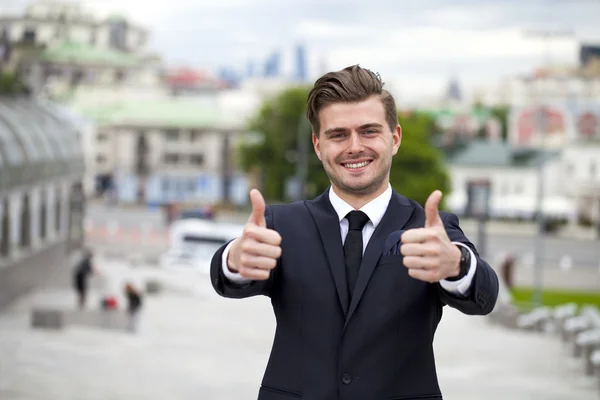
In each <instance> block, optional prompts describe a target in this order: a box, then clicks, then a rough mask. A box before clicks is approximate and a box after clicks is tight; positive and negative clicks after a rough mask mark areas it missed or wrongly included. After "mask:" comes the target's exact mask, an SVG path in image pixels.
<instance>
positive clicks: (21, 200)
mask: <svg viewBox="0 0 600 400" xmlns="http://www.w3.org/2000/svg"><path fill="white" fill-rule="evenodd" d="M0 165H1V168H0V221H2V222H1V229H0V308H2V307H3V306H5V305H7V304H8V303H9V302H11V301H12V300H14V299H15V298H16V297H17V296H19V295H21V294H23V293H25V292H27V291H28V290H29V289H31V288H33V287H34V286H36V285H38V284H40V283H42V282H44V281H45V280H46V279H48V277H49V276H50V275H51V274H52V273H53V272H54V271H55V270H56V268H67V267H69V261H68V256H69V255H70V253H71V252H72V251H73V250H75V249H77V248H79V247H80V246H81V245H82V244H83V239H84V237H83V212H84V202H83V195H82V190H81V188H82V185H81V182H82V175H83V157H82V151H81V141H80V132H79V131H78V128H77V125H75V124H74V123H73V122H72V121H71V120H70V119H69V118H68V117H67V116H66V114H64V113H63V112H62V109H61V108H60V107H58V106H57V105H56V104H53V103H49V102H44V101H38V100H33V99H29V98H7V97H0Z"/></svg>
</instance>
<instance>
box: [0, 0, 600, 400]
mask: <svg viewBox="0 0 600 400" xmlns="http://www.w3.org/2000/svg"><path fill="white" fill-rule="evenodd" d="M599 16H600V1H597V0H573V1H563V0H544V1H542V0H528V1H521V2H517V1H488V2H475V1H473V0H449V1H441V0H427V1H420V2H418V3H415V2H407V1H390V0H375V1H371V2H363V3H360V2H357V3H351V2H347V1H341V0H329V1H319V2H317V1H314V0H304V1H296V0H288V1H286V2H276V1H273V0H253V1H250V0H221V1H219V2H208V1H203V0H198V1H191V0H171V1H168V2H167V1H163V0H157V1H156V2H155V3H148V2H143V1H140V0H121V1H116V0H81V1H54V0H37V1H35V0H32V1H29V0H0V221H1V228H0V239H1V242H0V354H2V356H1V357H0V398H1V399H48V398H52V399H54V398H57V399H58V398H60V399H96V398H98V399H106V398H115V399H121V398H123V399H125V398H127V399H138V398H139V399H159V398H161V399H162V398H178V399H187V398H190V399H191V398H195V399H196V398H199V397H200V398H203V399H213V398H214V399H239V398H255V396H256V394H257V391H258V385H259V384H260V379H261V377H262V373H263V371H264V367H265V365H266V361H267V357H268V352H269V349H270V345H271V340H272V334H273V329H274V321H273V319H272V317H271V315H272V314H271V311H270V310H269V307H270V304H269V302H268V299H248V300H246V301H244V302H235V301H231V300H225V299H221V298H218V297H216V296H215V295H214V293H213V291H212V288H211V285H210V279H209V276H208V263H209V261H210V258H211V256H212V254H213V253H214V251H215V250H216V249H217V248H218V247H219V246H221V245H222V244H223V243H226V242H227V241H228V240H230V239H231V238H234V237H236V236H237V235H239V234H240V232H241V227H242V224H243V223H244V222H245V220H246V218H247V213H248V211H249V209H250V208H249V201H248V196H247V194H248V191H249V189H250V188H252V187H258V188H260V189H261V191H262V192H263V194H264V195H265V197H266V198H267V201H268V202H271V203H276V202H288V201H294V200H298V199H306V198H312V197H314V196H316V195H318V194H319V193H320V192H322V191H323V190H324V189H325V188H326V187H327V186H328V184H329V182H328V180H327V177H326V176H325V173H324V172H323V170H322V167H321V164H320V162H319V160H318V159H317V158H316V156H315V155H314V152H313V149H312V145H311V138H310V133H311V131H310V125H309V124H308V123H307V121H306V118H305V116H304V115H305V104H306V97H307V94H308V91H309V90H310V88H311V86H312V83H313V82H314V81H315V80H316V79H317V78H318V77H319V76H320V75H322V74H324V73H326V72H328V71H331V70H339V69H342V68H344V67H346V66H348V65H352V64H360V65H361V66H363V67H366V68H369V69H371V70H373V71H376V72H378V73H379V74H380V75H381V77H382V79H383V81H384V82H385V84H386V87H387V89H388V90H389V91H390V92H391V93H392V94H393V95H394V97H395V99H396V103H397V107H398V114H399V121H400V124H401V126H402V128H403V141H402V146H401V149H400V151H399V154H398V155H397V156H396V157H395V160H394V163H393V166H392V176H391V182H392V185H393V186H394V188H395V189H396V190H397V191H398V192H400V193H401V194H403V195H405V196H407V197H411V198H413V199H415V200H417V201H419V202H420V203H422V204H423V203H424V201H425V199H426V198H427V196H428V195H429V193H431V192H432V191H433V190H435V189H441V190H442V191H443V192H444V199H443V209H445V210H447V211H451V212H454V213H456V214H457V215H459V217H460V218H461V226H462V228H463V230H464V231H465V233H466V234H467V236H468V237H469V238H470V239H471V240H472V241H473V242H474V243H475V244H476V245H477V247H478V250H479V251H480V253H482V254H483V255H484V257H485V258H486V259H487V260H489V262H490V264H492V266H493V267H494V268H495V269H496V271H497V272H498V275H499V276H500V278H501V280H502V291H501V296H500V299H499V301H498V305H497V307H496V310H494V312H493V313H492V315H490V316H488V317H485V318H479V317H470V318H465V317H464V316H462V315H459V314H456V313H454V312H453V310H448V311H447V315H446V316H445V318H444V319H443V320H442V323H441V325H440V331H439V333H438V336H437V338H436V343H435V346H436V351H437V353H436V354H437V359H438V364H439V377H440V382H441V386H442V391H443V393H444V394H445V395H446V396H447V397H448V398H455V397H456V398H458V397H460V398H463V399H481V398H490V399H508V398H510V399H532V398H535V399H597V398H598V395H599V394H600V311H599V307H600V24H599V23H598V18H599ZM86 249H87V250H91V253H92V254H93V257H92V258H91V260H90V258H89V257H87V256H86V254H87V253H86ZM88 261H90V262H89V263H88ZM90 265H91V267H89V268H88V266H90ZM86 268H87V269H86ZM82 271H83V272H82ZM78 273H79V275H78ZM77 276H79V277H83V278H81V279H84V280H85V282H88V281H89V289H88V290H87V291H86V295H87V298H86V302H85V305H84V307H78V306H77V301H78V300H77V297H76V294H77V293H76V287H77V284H76V281H77V279H79V278H77ZM127 284H130V286H129V287H130V288H133V289H132V290H133V291H132V290H129V289H128V291H125V290H124V287H125V286H126V285H127ZM86 287H87V285H86ZM132 293H137V295H133V294H132ZM136 296H137V297H136ZM135 299H141V304H142V305H141V308H139V309H138V308H135V307H134V306H133V305H132V304H137V302H136V300H135ZM132 307H133V308H135V310H133V309H132ZM140 309H141V312H140V311H139V310H140ZM132 310H133V311H132ZM136 310H137V311H136ZM134 311H136V312H134ZM134 317H135V318H134ZM132 333H133V334H132ZM465 338H469V340H468V342H469V343H465ZM232 364H233V365H232Z"/></svg>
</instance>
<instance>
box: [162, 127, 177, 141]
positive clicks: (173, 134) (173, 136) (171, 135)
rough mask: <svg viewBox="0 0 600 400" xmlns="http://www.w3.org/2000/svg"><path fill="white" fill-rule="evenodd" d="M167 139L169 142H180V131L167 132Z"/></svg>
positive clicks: (170, 130) (169, 130)
mask: <svg viewBox="0 0 600 400" xmlns="http://www.w3.org/2000/svg"><path fill="white" fill-rule="evenodd" d="M165 139H166V140H167V141H168V142H176V141H177V140H179V131H178V130H177V129H167V130H166V131H165Z"/></svg>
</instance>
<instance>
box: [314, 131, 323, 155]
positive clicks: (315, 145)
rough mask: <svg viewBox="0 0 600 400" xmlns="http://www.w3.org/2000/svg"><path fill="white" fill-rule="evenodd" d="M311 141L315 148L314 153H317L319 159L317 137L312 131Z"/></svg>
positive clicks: (319, 150) (319, 152)
mask: <svg viewBox="0 0 600 400" xmlns="http://www.w3.org/2000/svg"><path fill="white" fill-rule="evenodd" d="M312 142H313V148H314V149H315V153H316V154H317V157H319V160H320V159H321V149H320V147H319V144H320V143H319V138H318V137H317V135H315V133H314V132H313V134H312Z"/></svg>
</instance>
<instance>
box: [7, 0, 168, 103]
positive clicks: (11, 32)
mask: <svg viewBox="0 0 600 400" xmlns="http://www.w3.org/2000/svg"><path fill="white" fill-rule="evenodd" d="M148 36H149V32H148V30H147V29H145V28H143V27H141V26H138V25H136V24H134V23H132V22H131V21H128V20H127V19H125V18H123V17H120V16H111V17H109V18H106V19H102V20H100V19H97V18H95V17H94V16H93V15H91V14H90V13H89V12H87V11H86V10H85V9H84V8H83V7H82V6H80V5H79V4H75V3H66V2H57V1H51V0H39V1H37V2H34V3H31V4H30V5H29V6H28V7H27V9H26V11H25V13H24V14H23V15H16V16H0V38H4V39H0V41H2V40H4V41H5V42H7V43H8V45H9V46H10V48H9V50H10V58H9V59H8V61H6V62H5V66H6V68H8V69H11V70H16V71H18V72H19V74H20V75H21V77H22V79H23V80H24V81H25V82H27V83H28V85H29V87H30V88H31V90H32V91H33V92H34V93H47V94H49V95H50V96H54V97H55V98H62V97H65V96H67V95H69V94H70V93H71V92H73V91H74V90H76V89H78V88H80V87H81V86H83V89H82V90H86V87H89V86H115V85H133V86H140V85H142V86H144V85H156V84H157V83H158V82H159V81H160V64H161V61H160V59H158V58H157V57H156V56H154V55H152V54H149V53H147V52H146V50H145V49H146V45H147V42H148ZM5 46H6V45H5ZM4 52H6V51H4Z"/></svg>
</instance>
